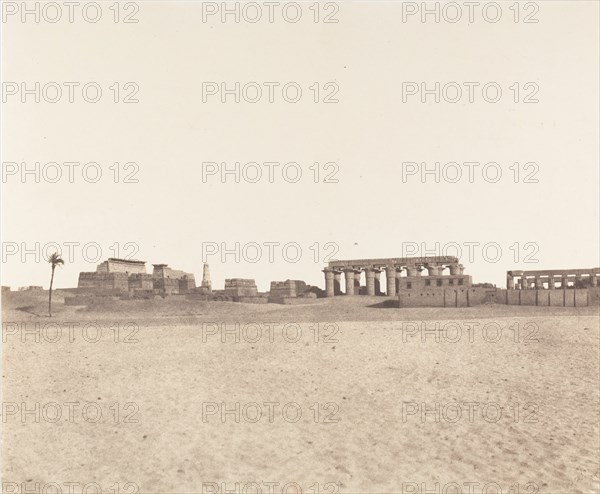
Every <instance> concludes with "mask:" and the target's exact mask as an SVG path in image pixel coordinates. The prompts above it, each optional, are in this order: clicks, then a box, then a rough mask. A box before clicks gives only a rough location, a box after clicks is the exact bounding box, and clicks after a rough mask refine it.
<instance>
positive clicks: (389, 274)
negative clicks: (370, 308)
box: [323, 262, 464, 297]
mask: <svg viewBox="0 0 600 494" xmlns="http://www.w3.org/2000/svg"><path fill="white" fill-rule="evenodd" d="M444 269H449V270H450V275H451V276H460V275H462V274H463V273H464V267H463V265H462V264H459V263H458V262H453V263H451V264H447V265H443V264H433V263H425V264H407V265H389V266H366V267H365V266H347V267H339V268H338V267H326V268H325V269H323V273H325V293H326V296H327V297H334V296H336V295H342V291H341V287H342V274H343V275H344V281H345V283H344V287H345V292H344V293H345V295H350V296H352V295H359V294H360V288H361V285H360V279H361V276H362V273H363V272H364V273H365V280H366V293H367V295H371V296H373V295H382V292H381V273H382V271H383V270H385V274H386V292H385V294H386V295H387V296H388V297H393V296H395V295H396V280H397V279H398V278H400V277H401V274H402V272H403V271H406V277H407V278H419V277H421V272H422V271H424V270H427V272H428V275H429V276H442V275H443V270H444Z"/></svg>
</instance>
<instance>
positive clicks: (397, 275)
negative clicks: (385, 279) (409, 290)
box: [396, 271, 402, 293]
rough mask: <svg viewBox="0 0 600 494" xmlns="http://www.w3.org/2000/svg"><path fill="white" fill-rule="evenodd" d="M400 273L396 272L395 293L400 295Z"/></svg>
mask: <svg viewBox="0 0 600 494" xmlns="http://www.w3.org/2000/svg"><path fill="white" fill-rule="evenodd" d="M401 277H402V271H396V293H400V286H401V281H400V278H401Z"/></svg>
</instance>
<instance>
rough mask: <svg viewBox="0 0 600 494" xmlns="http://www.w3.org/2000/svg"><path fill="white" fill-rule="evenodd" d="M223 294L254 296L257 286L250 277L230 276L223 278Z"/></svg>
mask: <svg viewBox="0 0 600 494" xmlns="http://www.w3.org/2000/svg"><path fill="white" fill-rule="evenodd" d="M225 295H228V296H230V297H256V296H257V295H258V288H257V287H256V282H255V281H254V280H252V279H242V278H232V279H227V280H225Z"/></svg>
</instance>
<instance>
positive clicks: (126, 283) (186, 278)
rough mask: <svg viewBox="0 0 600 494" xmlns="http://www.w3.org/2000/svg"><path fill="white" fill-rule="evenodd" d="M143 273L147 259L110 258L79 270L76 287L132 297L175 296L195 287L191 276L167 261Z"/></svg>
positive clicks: (92, 291)
mask: <svg viewBox="0 0 600 494" xmlns="http://www.w3.org/2000/svg"><path fill="white" fill-rule="evenodd" d="M153 266H154V270H153V272H152V274H148V273H146V262H145V261H136V260H131V259H116V258H109V259H108V260H106V261H104V262H102V263H100V264H98V266H97V268H96V271H94V272H87V273H86V272H82V273H79V282H78V285H77V287H78V288H79V289H81V290H85V291H88V292H91V293H95V294H107V295H109V294H123V293H128V294H129V295H132V296H150V295H155V294H156V295H175V294H180V293H187V292H188V291H190V290H193V289H194V288H195V287H196V282H195V279H194V275H193V274H191V273H186V272H184V271H179V270H175V269H171V268H169V267H168V265H167V264H154V265H153Z"/></svg>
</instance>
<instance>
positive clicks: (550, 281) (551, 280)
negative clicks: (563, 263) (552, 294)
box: [548, 274, 556, 290]
mask: <svg viewBox="0 0 600 494" xmlns="http://www.w3.org/2000/svg"><path fill="white" fill-rule="evenodd" d="M555 288H556V287H555V286H554V275H553V274H550V275H548V289H549V290H554V289H555Z"/></svg>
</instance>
